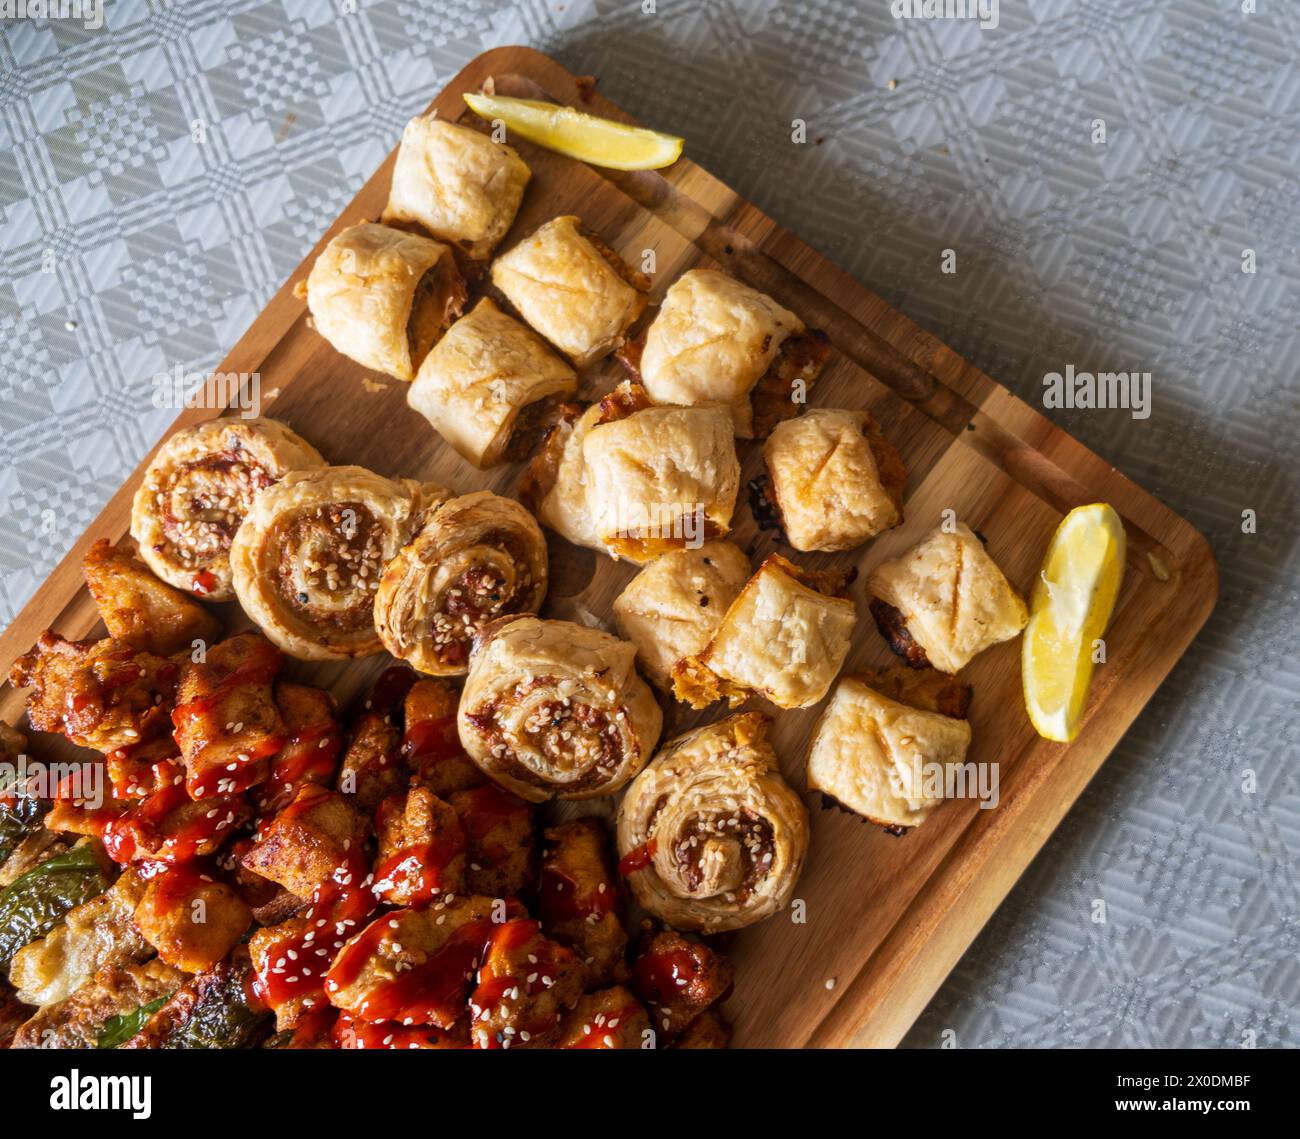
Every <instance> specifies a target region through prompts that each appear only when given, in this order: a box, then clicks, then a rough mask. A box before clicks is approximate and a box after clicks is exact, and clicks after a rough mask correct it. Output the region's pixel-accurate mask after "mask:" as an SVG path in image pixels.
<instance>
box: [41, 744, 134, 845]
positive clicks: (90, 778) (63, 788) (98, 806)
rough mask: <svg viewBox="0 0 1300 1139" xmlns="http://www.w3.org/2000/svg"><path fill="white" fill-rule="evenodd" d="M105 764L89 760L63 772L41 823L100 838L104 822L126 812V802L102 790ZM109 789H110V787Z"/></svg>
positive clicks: (106, 776) (105, 772)
mask: <svg viewBox="0 0 1300 1139" xmlns="http://www.w3.org/2000/svg"><path fill="white" fill-rule="evenodd" d="M107 783H108V772H107V768H106V766H105V764H103V763H97V762H93V761H92V762H90V763H85V764H83V765H82V766H81V769H80V771H78V772H76V773H73V774H70V775H67V776H65V777H64V779H63V780H62V781H61V782H60V783H59V785H58V787H56V788H55V791H54V798H53V799H52V800H50V810H49V813H48V814H47V815H46V816H45V825H46V826H47V827H48V828H49V829H50V830H56V831H65V832H67V833H69V834H79V835H88V836H90V837H91V838H102V837H103V835H104V831H105V829H106V828H107V826H108V824H109V823H110V822H111V821H113V820H114V819H117V818H120V817H121V816H122V815H123V814H125V813H126V811H127V808H128V804H127V803H124V802H122V801H120V800H118V799H114V798H111V797H110V796H109V795H106V794H105V792H104V788H105V785H106V784H107ZM110 789H111V788H110Z"/></svg>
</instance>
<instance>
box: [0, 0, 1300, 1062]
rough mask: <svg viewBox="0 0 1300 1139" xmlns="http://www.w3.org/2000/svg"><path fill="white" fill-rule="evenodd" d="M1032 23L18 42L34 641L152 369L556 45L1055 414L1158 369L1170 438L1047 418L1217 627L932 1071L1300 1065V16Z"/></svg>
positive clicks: (273, 280) (151, 19) (160, 19)
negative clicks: (1109, 1054)
mask: <svg viewBox="0 0 1300 1139" xmlns="http://www.w3.org/2000/svg"><path fill="white" fill-rule="evenodd" d="M11 6H12V5H11ZM894 7H895V8H897V9H900V10H904V9H910V8H911V7H912V5H910V4H906V5H905V4H903V3H902V2H901V0H896V2H895V5H894ZM916 7H918V8H920V7H921V5H920V4H919V2H918V4H917V5H916ZM949 7H952V5H951V4H950V5H949ZM998 7H999V9H1000V10H999V11H998V13H997V21H996V23H997V26H996V27H988V28H981V27H980V26H979V25H978V24H977V23H976V22H975V21H972V20H969V19H967V20H959V19H945V20H928V19H915V18H911V19H906V18H905V19H896V18H894V16H893V15H892V14H891V4H890V0H858V2H857V3H851V2H846V0H817V2H809V0H759V2H756V3H744V2H742V0H717V2H715V0H657V2H653V0H645V2H644V3H641V2H638V0H617V2H616V0H567V2H558V3H556V2H552V3H543V2H542V0H526V2H522V3H515V4H506V3H497V4H494V3H488V2H476V0H431V2H430V0H266V2H245V0H197V2H193V3H191V2H189V0H171V2H168V0H147V2H146V0H129V2H128V0H123V2H120V3H116V4H113V3H109V4H108V5H106V7H105V10H104V12H103V17H104V19H103V26H102V27H101V28H87V27H85V26H83V22H79V21H76V20H49V19H40V18H25V19H24V18H18V19H13V20H6V21H4V22H3V25H2V27H3V30H2V31H0V358H2V366H0V427H2V428H3V434H4V447H3V449H2V451H0V569H2V570H3V572H2V573H0V619H3V620H5V621H8V620H9V619H11V618H12V616H13V614H15V613H16V612H17V611H18V609H19V608H20V607H21V605H22V604H23V602H24V601H25V600H26V599H27V598H28V597H29V596H30V595H31V594H32V592H33V591H34V590H35V589H36V588H37V587H38V585H39V583H40V582H41V580H42V579H43V578H44V577H45V575H46V574H47V573H48V572H49V570H50V569H51V568H52V567H53V566H54V565H55V563H56V562H57V561H58V559H59V558H60V557H61V556H62V554H63V553H64V551H65V550H66V548H67V547H68V545H69V544H70V542H71V541H72V539H73V538H74V536H75V535H77V534H79V533H80V532H81V531H82V530H83V529H84V528H85V526H86V525H87V523H88V522H90V520H91V519H92V518H93V517H94V515H95V514H96V513H97V512H98V510H99V509H100V507H101V506H102V504H103V502H104V501H105V499H106V498H107V497H108V495H109V494H110V492H111V491H112V490H113V489H114V488H116V487H117V486H118V485H119V484H120V483H121V481H122V480H123V479H124V477H125V476H126V475H127V473H128V472H129V471H130V470H131V469H132V468H133V467H134V466H135V464H136V462H137V461H138V459H139V458H140V456H141V455H142V454H143V453H144V452H145V450H146V449H147V448H148V447H149V446H150V445H151V444H152V442H153V441H154V440H155V439H156V438H157V437H158V435H159V434H160V433H161V432H162V430H163V429H164V428H165V427H166V425H167V424H168V423H169V422H170V420H171V419H172V418H173V416H174V414H175V413H174V411H172V410H170V409H165V408H154V407H153V406H152V393H153V384H152V382H151V377H153V376H155V375H156V374H158V373H163V372H172V371H174V369H176V368H177V367H178V366H179V367H181V368H182V369H183V370H184V371H194V372H203V371H207V370H209V369H211V368H213V367H214V366H215V365H216V363H217V362H218V361H219V360H220V359H221V357H222V356H223V355H224V353H225V351H226V350H227V349H228V348H229V347H230V345H231V344H233V343H234V341H235V340H236V339H237V337H238V336H239V334H240V333H241V332H242V331H243V330H244V328H245V327H246V326H247V325H248V324H249V322H250V321H251V320H252V319H253V317H254V316H255V315H256V313H257V312H258V310H259V309H260V308H261V307H262V305H263V304H264V303H265V302H266V300H267V299H268V298H269V297H270V296H271V294H272V293H273V292H274V290H275V289H276V287H277V286H278V285H279V284H280V282H281V281H283V280H284V278H285V277H286V276H287V275H288V273H289V272H290V270H291V269H293V268H294V267H295V266H296V265H297V264H298V262H299V260H300V259H301V258H302V256H303V255H304V253H305V252H306V251H307V250H308V249H309V248H310V246H311V245H312V244H313V243H314V242H315V240H316V238H317V237H318V235H319V233H320V230H321V227H322V225H323V224H325V223H326V222H327V221H328V220H330V219H332V218H333V217H335V216H336V215H337V213H338V212H339V210H340V209H341V207H342V206H343V205H344V204H345V203H346V202H347V201H348V200H349V199H350V198H351V197H352V196H353V194H354V193H355V191H356V189H357V187H358V186H359V185H360V184H361V183H362V181H363V180H364V179H365V178H366V177H368V176H369V175H370V173H371V172H372V171H373V170H374V168H375V166H376V165H377V164H378V163H379V162H380V160H381V159H382V158H383V156H384V155H385V154H386V153H387V151H388V150H389V149H390V148H391V147H392V146H393V145H394V143H395V142H396V140H397V137H398V134H399V132H400V129H401V126H402V124H403V123H404V122H405V120H406V119H407V118H408V117H409V116H410V115H411V114H412V113H414V112H415V111H416V110H418V109H420V108H423V107H424V106H425V104H426V103H427V102H428V100H429V99H430V98H431V96H432V94H433V92H435V91H436V90H437V89H438V88H439V87H441V86H442V85H443V83H444V82H445V81H446V80H447V79H449V78H450V77H451V76H452V75H453V74H454V73H455V72H456V71H457V70H458V69H459V68H460V67H461V65H462V64H463V63H465V62H466V61H467V60H468V59H470V58H471V57H472V56H474V55H476V54H477V53H478V52H480V51H482V50H483V49H485V48H487V47H491V46H495V45H498V44H504V43H529V44H533V45H535V46H537V47H540V48H542V49H544V50H546V51H549V52H550V53H552V54H554V55H556V56H557V57H558V58H559V59H560V60H562V61H563V62H564V63H565V64H566V65H567V66H568V67H569V68H571V69H572V70H574V71H577V72H589V73H595V74H597V75H599V76H600V80H601V83H602V89H603V90H604V91H606V92H607V93H608V94H609V95H610V96H611V97H613V98H614V99H615V100H616V101H617V102H619V103H621V104H622V105H623V106H624V107H626V108H628V109H629V110H630V111H632V112H633V113H635V114H636V115H638V116H639V117H640V118H641V119H642V120H643V121H645V122H647V123H650V124H653V125H658V126H660V127H664V128H667V129H669V130H673V131H677V132H680V133H684V134H685V135H686V136H687V139H688V147H689V149H690V153H691V155H692V157H694V158H695V159H696V160H697V161H698V162H700V163H702V164H703V165H704V166H705V167H707V168H708V169H710V170H712V171H713V172H714V173H715V174H717V175H718V176H719V177H721V178H722V179H723V180H724V181H726V182H728V183H730V184H731V185H732V186H734V187H735V188H736V189H737V190H739V191H740V193H742V194H743V195H745V196H746V197H749V198H751V199H752V200H753V201H754V202H756V203H757V204H758V205H759V206H760V207H761V208H763V209H764V210H766V211H767V212H768V213H770V214H771V215H772V216H773V217H775V218H776V219H777V220H779V221H780V222H782V223H784V224H785V225H787V226H788V227H790V228H791V229H793V230H794V231H795V232H796V233H798V234H800V235H801V236H802V237H803V238H804V239H806V240H807V241H809V242H811V243H812V244H813V245H814V246H816V247H817V248H819V249H820V250H822V251H824V252H825V253H827V254H828V255H829V256H830V257H831V259H832V260H834V261H836V262H837V263H838V264H840V265H841V266H843V267H844V268H845V269H847V270H848V271H849V272H850V273H852V274H854V275H855V276H856V277H857V278H858V279H859V280H861V281H863V282H865V283H866V284H867V285H869V286H870V287H871V288H872V289H874V290H876V291H877V292H878V293H880V294H881V295H882V296H884V297H886V298H887V299H888V300H889V301H891V302H892V303H893V304H895V305H897V306H899V307H900V308H901V309H902V310H903V311H904V312H906V313H908V314H909V315H910V316H912V317H913V318H914V319H916V320H917V321H918V322H920V323H921V324H922V325H923V326H925V327H926V328H928V329H930V330H932V331H933V332H935V333H936V334H938V335H939V336H940V337H942V338H943V339H945V340H946V341H947V342H948V343H949V344H951V345H952V346H953V347H954V348H955V349H957V350H958V351H959V352H961V353H962V354H964V355H965V356H967V357H968V358H969V359H971V360H972V361H974V362H975V363H977V364H978V365H979V366H980V367H981V368H983V369H984V370H985V371H986V372H988V373H989V374H990V375H992V376H994V377H996V378H997V379H999V380H1001V381H1002V382H1003V383H1004V384H1007V385H1008V386H1010V387H1011V388H1012V389H1013V390H1015V391H1017V392H1018V393H1019V394H1021V395H1022V396H1024V397H1025V398H1026V399H1029V400H1031V401H1035V402H1041V393H1042V390H1043V387H1042V381H1043V377H1044V375H1045V374H1046V373H1049V372H1059V371H1063V370H1064V369H1065V368H1066V367H1067V366H1069V365H1073V366H1074V367H1075V368H1076V369H1077V370H1080V371H1084V370H1086V371H1098V370H1102V371H1111V370H1114V371H1143V372H1146V371H1149V372H1150V373H1151V376H1152V407H1151V414H1150V416H1149V417H1148V418H1134V417H1133V416H1131V415H1130V413H1129V412H1128V411H1124V410H1081V409H1076V410H1072V411H1050V412H1049V414H1050V415H1052V417H1053V418H1054V419H1055V420H1056V422H1058V423H1060V424H1061V426H1063V427H1064V428H1066V429H1067V430H1069V431H1071V432H1073V433H1074V434H1075V435H1077V436H1079V437H1080V438H1081V439H1082V440H1083V441H1084V442H1086V443H1087V444H1088V445H1089V446H1091V447H1093V448H1094V449H1096V450H1097V451H1099V452H1100V453H1101V454H1102V455H1104V456H1106V457H1107V458H1108V459H1109V460H1111V461H1112V462H1114V463H1115V464H1116V465H1117V466H1118V467H1120V468H1121V469H1122V470H1123V471H1125V472H1126V473H1127V474H1128V475H1130V476H1131V477H1133V478H1134V479H1136V480H1137V481H1138V482H1139V483H1142V484H1143V485H1145V486H1147V487H1149V488H1150V489H1151V490H1152V491H1153V492H1154V493H1155V494H1157V495H1158V496H1160V497H1161V498H1162V499H1164V500H1165V501H1166V502H1168V503H1170V504H1171V505H1172V506H1173V507H1174V508H1175V509H1176V510H1178V511H1179V512H1181V513H1183V514H1185V515H1186V516H1187V517H1188V518H1190V519H1191V520H1192V521H1193V522H1194V523H1195V524H1196V525H1197V526H1198V527H1200V528H1201V529H1202V530H1203V531H1204V532H1205V533H1206V534H1207V535H1208V536H1209V538H1210V540H1211V542H1212V543H1213V546H1214V548H1215V550H1216V552H1217V555H1218V557H1219V559H1220V564H1221V567H1222V572H1223V594H1222V599H1221V601H1220V603H1219V606H1218V608H1217V610H1216V611H1215V613H1214V615H1213V616H1212V617H1211V619H1210V623H1209V625H1208V627H1207V629H1206V630H1205V632H1204V633H1202V635H1201V636H1200V637H1199V638H1198V640H1197V642H1196V643H1195V645H1194V646H1193V647H1192V650H1191V651H1190V652H1189V653H1188V655H1187V657H1186V658H1185V660H1184V661H1183V662H1182V663H1181V664H1180V665H1179V666H1178V667H1177V669H1176V670H1175V671H1174V673H1173V675H1172V676H1171V677H1170V679H1169V680H1168V682H1167V683H1166V684H1165V686H1164V688H1163V689H1162V690H1161V691H1160V693H1159V694H1158V695H1157V697H1156V698H1155V700H1154V701H1153V702H1152V704H1151V705H1150V707H1149V708H1148V709H1147V710H1146V712H1144V713H1143V715H1142V716H1141V717H1140V718H1139V720H1138V721H1137V723H1136V724H1135V726H1134V727H1133V729H1132V730H1131V731H1130V732H1129V734H1128V736H1127V737H1126V738H1125V740H1124V741H1123V743H1122V744H1121V745H1120V746H1119V747H1118V749H1117V750H1116V751H1115V753H1114V755H1113V756H1112V757H1111V759H1110V760H1109V762H1108V763H1107V764H1106V766H1105V767H1104V769H1103V770H1102V772H1101V774H1100V775H1099V776H1098V777H1097V778H1096V779H1095V780H1094V781H1093V783H1092V785H1091V786H1090V787H1089V789H1088V790H1087V792H1086V793H1085V794H1084V796H1083V798H1082V799H1081V800H1080V802H1079V804H1078V805H1077V806H1076V807H1075V809H1074V810H1073V811H1072V812H1071V813H1070V815H1069V817H1068V818H1067V819H1066V821H1065V823H1064V825H1063V826H1062V827H1061V828H1060V830H1059V831H1058V832H1057V833H1056V835H1055V836H1054V837H1053V838H1052V839H1051V840H1050V841H1049V843H1048V844H1047V846H1046V848H1045V849H1044V851H1043V853H1042V855H1041V856H1040V857H1039V858H1038V860H1037V861H1036V862H1035V864H1034V865H1033V867H1032V868H1031V869H1030V871H1029V872H1028V873H1027V874H1026V875H1025V877H1024V879H1023V880H1022V881H1021V882H1020V883H1019V884H1018V885H1017V886H1016V888H1015V890H1014V891H1013V892H1012V894H1011V896H1010V897H1009V898H1008V900H1007V902H1006V903H1005V904H1004V905H1003V906H1002V908H1001V910H1000V911H999V912H998V914H997V916H996V917H995V918H994V920H993V921H992V923H991V924H990V925H989V927H988V928H987V929H986V930H985V932H984V933H983V935H982V936H980V938H979V939H978V940H977V941H976V943H975V945H974V946H973V948H972V949H971V951H970V952H969V953H968V954H967V955H966V957H965V959H964V960H963V961H962V962H961V964H960V965H959V966H958V968H957V970H956V971H955V973H954V974H953V975H952V976H951V977H950V979H949V980H948V982H947V983H946V984H945V986H944V987H943V989H942V990H941V992H940V993H939V995H938V996H937V997H936V998H935V1000H934V1002H933V1003H932V1005H931V1006H930V1008H929V1009H928V1010H927V1011H926V1013H925V1014H924V1015H923V1016H922V1018H921V1020H920V1021H919V1022H918V1024H917V1025H916V1027H915V1028H914V1030H913V1031H912V1033H911V1035H910V1036H909V1038H908V1043H910V1044H913V1045H917V1046H922V1047H930V1046H936V1045H937V1044H939V1043H941V1042H942V1041H944V1040H945V1039H947V1040H949V1041H955V1043H956V1044H957V1046H959V1047H976V1046H1049V1045H1055V1046H1060V1045H1121V1044H1128V1045H1192V1046H1197V1045H1228V1046H1237V1045H1243V1044H1245V1045H1249V1044H1251V1043H1256V1044H1258V1046H1260V1047H1270V1046H1271V1047H1276V1046H1296V1045H1300V1022H1298V1018H1297V1009H1298V1008H1300V937H1298V929H1300V904H1298V903H1300V874H1298V873H1297V869H1298V866H1300V787H1298V786H1297V772H1296V768H1297V763H1296V760H1297V753H1298V751H1300V748H1298V746H1297V740H1298V739H1300V727H1298V725H1300V716H1298V715H1297V695H1298V694H1300V665H1297V663H1296V659H1297V658H1296V655H1295V648H1296V642H1297V635H1296V630H1297V623H1296V618H1295V614H1296V608H1297V604H1300V591H1298V590H1297V584H1298V576H1300V575H1298V574H1297V568H1298V562H1297V555H1296V549H1295V546H1296V536H1297V520H1298V518H1300V501H1298V500H1297V485H1296V479H1295V471H1296V470H1297V468H1298V467H1300V369H1298V366H1297V360H1300V336H1298V335H1297V321H1296V313H1297V311H1300V262H1298V261H1297V253H1298V252H1300V249H1298V247H1300V66H1297V59H1296V57H1297V49H1300V3H1296V2H1295V0H1256V2H1254V3H1252V2H1251V0H1244V2H1243V0H1001V4H1000V5H999V6H998ZM1243 7H1244V8H1246V9H1252V8H1253V9H1256V10H1255V11H1246V12H1243V11H1242V8H1243ZM18 8H19V11H20V12H21V11H22V10H23V9H24V8H25V4H24V3H23V0H18ZM923 10H924V9H922V11H923ZM93 15H94V13H93V11H92V12H91V17H92V18H91V20H90V22H91V23H95V22H96V21H95V20H94V19H93ZM989 22H992V21H989ZM795 119H803V120H804V121H805V122H806V123H807V124H808V141H807V143H806V144H805V145H804V146H803V147H800V148H796V147H795V146H794V144H792V142H791V132H792V122H793V120H795ZM946 249H951V250H953V251H954V252H955V255H956V269H957V271H956V272H955V273H945V272H943V264H942V260H943V251H944V250H946ZM1247 251H1253V253H1249V252H1247ZM1252 262H1253V263H1252ZM1251 269H1253V272H1251V271H1247V270H1251ZM1244 511H1253V512H1254V517H1255V518H1256V519H1257V524H1256V526H1255V527H1254V528H1253V531H1254V532H1249V531H1250V530H1251V529H1252V527H1250V526H1249V525H1245V526H1244V525H1243V512H1244ZM1248 773H1253V776H1252V775H1250V774H1248ZM1252 779H1253V785H1254V790H1253V791H1247V790H1243V788H1244V787H1247V786H1249V785H1250V784H1251V780H1252ZM1098 899H1100V900H1104V902H1105V904H1106V906H1105V908H1106V915H1107V920H1106V921H1105V923H1104V924H1101V923H1097V922H1095V921H1094V920H1093V915H1094V912H1095V907H1094V902H1095V901H1096V900H1098ZM949 1030H950V1031H949Z"/></svg>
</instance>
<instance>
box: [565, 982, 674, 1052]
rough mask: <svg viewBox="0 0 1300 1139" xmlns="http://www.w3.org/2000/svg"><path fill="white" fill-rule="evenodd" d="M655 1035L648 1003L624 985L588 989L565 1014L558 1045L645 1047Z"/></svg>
mask: <svg viewBox="0 0 1300 1139" xmlns="http://www.w3.org/2000/svg"><path fill="white" fill-rule="evenodd" d="M651 1039H652V1033H651V1029H650V1017H649V1016H647V1015H646V1011H645V1007H644V1006H643V1005H642V1004H641V1002H640V1001H639V1000H637V999H636V997H634V996H633V995H632V993H631V991H630V990H628V989H627V988H625V987H624V986H623V985H614V986H613V987H611V988H608V989H601V990H600V991H599V992H595V993H588V994H587V995H586V996H584V997H583V998H582V999H581V1000H580V1001H579V1002H578V1003H577V1004H576V1005H574V1006H573V1008H572V1010H571V1011H570V1012H569V1013H568V1014H567V1015H566V1016H565V1018H564V1024H563V1026H562V1027H561V1029H560V1033H559V1035H558V1036H557V1037H556V1040H555V1045H554V1046H555V1047H556V1048H645V1047H647V1046H648V1042H649V1041H650V1040H651Z"/></svg>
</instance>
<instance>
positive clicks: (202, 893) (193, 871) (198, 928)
mask: <svg viewBox="0 0 1300 1139" xmlns="http://www.w3.org/2000/svg"><path fill="white" fill-rule="evenodd" d="M252 920H253V914H252V911H251V910H250V909H249V908H248V906H246V905H245V904H244V902H243V899H241V898H240V896H239V895H238V894H237V893H235V891H234V890H232V889H231V888H230V887H229V886H227V885H226V883H224V882H221V881H218V880H217V879H216V878H213V877H212V876H211V875H210V874H208V873H206V872H205V871H204V870H203V869H202V867H201V865H199V864H196V863H186V864H185V865H183V866H173V867H171V868H170V869H168V870H165V871H163V872H162V873H161V874H156V875H154V877H152V878H150V879H149V884H148V885H147V886H146V887H145V891H144V896H143V897H142V898H141V899H140V904H139V905H138V906H137V907H136V910H135V923H136V927H137V928H138V929H139V931H140V934H141V936H143V937H144V939H145V940H146V941H148V942H149V944H150V945H152V946H153V947H154V948H155V949H156V950H157V951H158V956H159V957H161V958H162V959H163V960H164V961H166V962H167V964H168V965H174V966H176V968H177V969H183V970H184V971H185V972H186V973H202V972H204V971H205V970H208V969H211V968H213V966H215V965H216V964H217V962H218V961H220V960H221V959H222V958H223V957H225V956H226V954H227V953H229V952H230V951H231V950H232V949H233V948H234V947H235V946H236V945H237V944H238V943H239V939H240V938H241V937H243V935H244V932H245V931H246V930H247V929H248V927H249V925H250V924H251V923H252Z"/></svg>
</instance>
